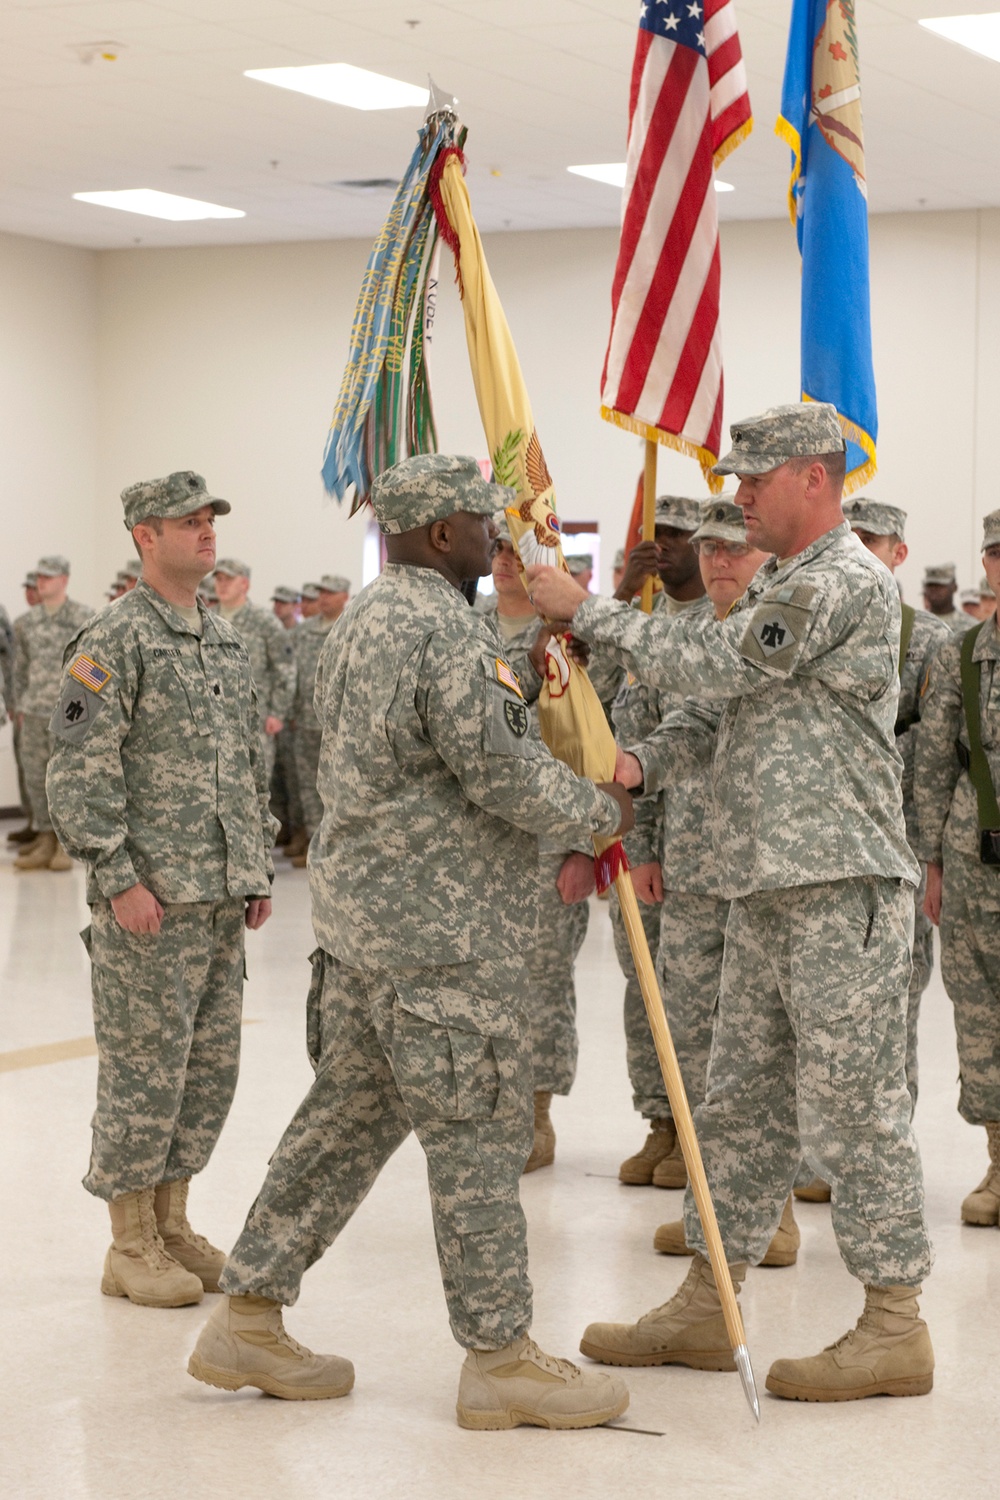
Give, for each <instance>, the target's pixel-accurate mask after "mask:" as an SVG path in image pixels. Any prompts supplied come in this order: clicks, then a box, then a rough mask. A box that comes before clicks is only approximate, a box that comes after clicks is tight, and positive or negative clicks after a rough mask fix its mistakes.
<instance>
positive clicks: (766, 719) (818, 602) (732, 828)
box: [529, 402, 934, 1401]
mask: <svg viewBox="0 0 1000 1500" xmlns="http://www.w3.org/2000/svg"><path fill="white" fill-rule="evenodd" d="M732 439H733V451H732V453H731V454H729V455H728V457H727V458H725V459H724V460H723V461H722V462H721V463H720V464H719V465H718V466H717V469H716V472H717V473H723V474H731V473H735V474H737V475H738V477H739V480H740V487H739V491H738V494H737V497H736V499H737V503H738V504H739V505H740V507H741V509H742V510H743V513H744V519H745V523H746V530H747V540H748V541H749V542H750V543H751V544H753V545H755V546H758V547H761V548H764V549H766V550H769V551H773V553H774V554H775V556H774V558H773V559H772V560H771V561H770V562H769V563H767V564H766V565H765V566H764V567H763V568H761V570H760V571H759V573H758V574H757V576H756V578H755V579H754V581H753V583H752V585H751V586H750V589H749V590H748V592H747V594H746V595H745V596H744V598H743V599H742V600H740V601H739V602H738V603H737V605H736V606H735V608H734V609H733V611H732V612H731V613H730V615H729V616H728V617H727V618H726V619H725V620H722V621H715V620H706V619H694V620H692V619H691V618H690V615H682V616H681V617H679V618H670V617H668V616H666V615H664V614H663V613H662V612H660V613H658V614H656V615H653V616H649V617H647V616H643V615H640V614H637V613H636V611H634V610H631V609H628V608H627V607H625V606H624V605H620V604H614V603H611V602H608V601H605V600H597V599H593V598H589V599H588V598H584V596H583V595H582V593H581V591H580V590H579V589H577V588H576V586H575V585H574V584H573V581H572V580H571V579H567V578H565V577H564V576H563V575H561V574H558V573H556V572H555V571H554V570H552V569H545V568H538V569H535V568H532V569H529V579H530V583H531V591H532V595H533V598H534V601H535V603H536V605H537V606H538V607H539V608H540V609H541V610H542V611H543V612H544V613H545V614H546V615H547V616H549V617H550V618H552V619H555V620H560V621H566V620H570V621H572V627H571V628H572V630H573V631H574V633H576V634H578V635H580V636H581V637H582V638H583V639H584V640H585V641H590V642H595V643H600V644H603V645H605V646H607V647H609V648H613V649H614V650H615V651H617V652H618V653H619V655H620V658H621V660H622V661H623V663H624V665H626V666H628V667H629V669H630V670H631V671H633V672H634V673H635V674H636V675H637V676H638V677H639V678H640V680H642V681H644V682H645V683H646V684H647V685H648V686H649V687H654V688H656V687H661V686H662V687H666V688H668V689H670V688H673V689H675V690H678V691H682V692H687V693H689V694H691V695H692V696H694V697H697V698H698V699H699V700H705V699H708V700H711V699H713V698H725V699H726V700H727V701H726V705H725V708H724V709H723V713H722V719H721V721H720V724H719V729H718V733H717V737H716V749H715V753H714V759H713V792H714V796H713V801H712V823H713V839H714V844H715V848H716V851H717V853H718V856H719V859H720V873H721V876H722V891H723V894H724V895H726V896H728V897H729V898H730V900H731V902H732V905H731V908H730V913H729V920H728V923H727V926H726V945H725V956H724V960H723V968H722V982H721V988H720V993H719V1011H718V1018H717V1021H716V1027H715V1034H714V1038H713V1044H712V1055H711V1062H710V1065H709V1078H708V1093H707V1097H706V1099H705V1102H704V1103H703V1104H702V1105H700V1106H699V1107H698V1109H697V1110H696V1111H695V1121H696V1125H697V1128H698V1134H699V1137H700V1140H701V1146H702V1152H703V1154H704V1157H705V1166H706V1170H707V1173H708V1178H709V1181H710V1182H711V1184H712V1191H713V1197H714V1200H715V1206H716V1211H717V1214H718V1218H719V1227H720V1230H721V1233H722V1240H723V1243H724V1245H725V1247H726V1252H727V1255H728V1257H729V1260H730V1270H731V1274H732V1276H733V1279H734V1281H735V1282H736V1283H737V1284H739V1282H740V1281H741V1279H742V1277H743V1276H744V1275H745V1272H746V1267H747V1264H748V1263H753V1264H757V1263H759V1261H760V1259H761V1257H762V1256H763V1254H764V1251H765V1250H766V1248H767V1245H768V1243H769V1240H770V1238H771V1236H772V1234H773V1233H774V1230H775V1228H776V1227H777V1225H778V1222H779V1217H780V1214H781V1211H782V1205H783V1204H784V1203H785V1201H786V1199H787V1197H788V1193H789V1190H790V1188H791V1185H792V1182H793V1179H794V1178H795V1175H796V1171H797V1168H798V1164H799V1158H800V1150H801V1152H802V1153H804V1154H805V1155H806V1157H807V1158H808V1159H809V1160H810V1161H811V1162H814V1163H815V1165H816V1167H817V1168H818V1169H819V1170H820V1171H821V1173H822V1175H823V1177H824V1178H826V1180H827V1181H829V1182H830V1184H831V1188H832V1217H833V1227H834V1232H835V1234H836V1236H837V1242H838V1245H839V1248H840V1252H841V1255H842V1256H843V1258H844V1261H845V1263H846V1265H847V1267H848V1269H849V1271H850V1272H851V1274H852V1275H854V1276H856V1277H857V1278H858V1279H859V1280H860V1281H861V1282H863V1283H864V1285H865V1310H864V1312H863V1314H862V1316H861V1319H860V1320H859V1322H858V1324H857V1326H856V1327H855V1328H853V1329H852V1330H851V1331H850V1332H849V1333H847V1334H846V1335H845V1336H844V1337H843V1338H842V1339H840V1340H839V1341H838V1342H837V1343H835V1344H833V1345H831V1346H830V1347H829V1348H828V1349H826V1350H824V1352H823V1353H822V1354H819V1355H815V1356H812V1357H810V1358H806V1359H797V1360H796V1359H783V1360H778V1361H777V1362H776V1363H775V1364H774V1365H773V1366H772V1367H771V1371H770V1373H769V1375H768V1379H767V1388H768V1390H770V1391H772V1392H773V1393H774V1394H775V1395H779V1396H784V1397H788V1398H792V1399H797V1400H812V1401H843V1400H852V1399H856V1398H859V1397H863V1396H870V1395H878V1394H885V1395H920V1394H923V1393H924V1392H926V1391H928V1390H930V1388H931V1385H932V1383H933V1366H934V1358H933V1352H932V1349H931V1344H930V1337H929V1334H928V1332H927V1327H926V1324H925V1323H924V1322H923V1320H922V1319H921V1318H920V1316H919V1310H918V1302H917V1293H918V1291H919V1287H920V1283H921V1282H922V1280H923V1278H924V1276H925V1275H926V1274H927V1272H928V1271H929V1269H930V1264H931V1254H930V1245H929V1243H928V1238H927V1230H926V1225H925V1222H924V1208H923V1180H922V1173H921V1167H920V1158H919V1153H918V1150H917V1143H916V1138H915V1136H914V1134H913V1129H912V1125H911V1123H910V1116H911V1110H912V1106H911V1101H910V1095H909V1092H908V1090H907V1087H906V996H907V987H908V984H909V977H910V937H911V934H912V929H913V892H912V887H913V886H915V885H916V883H917V880H918V870H917V867H916V865H915V862H914V860H913V856H912V854H911V853H910V850H909V847H908V845H907V842H906V827H905V823H904V820H903V808H902V793H901V788H900V774H901V769H902V767H901V761H900V757H899V754H898V752H897V750H896V748H895V744H894V733H893V731H894V727H895V723H896V709H897V703H898V666H899V662H898V658H899V640H900V624H899V621H900V615H899V593H898V590H897V588H896V586H895V584H894V582H893V580H892V578H891V576H890V575H889V573H888V571H887V570H886V569H885V568H883V567H882V566H881V564H880V563H878V562H877V561H876V560H875V559H874V558H873V557H872V556H871V555H870V553H868V552H867V551H866V550H865V549H864V548H863V547H862V546H861V545H860V544H859V543H858V541H857V539H856V538H855V537H853V536H852V535H851V532H850V528H849V527H848V525H847V522H846V521H845V520H844V518H843V512H842V509H841V493H842V488H843V480H844V472H845V465H846V454H845V445H844V440H843V437H842V436H841V432H840V426H839V423H838V420H837V414H836V411H835V409H834V408H833V407H832V406H829V405H827V404H825V403H822V402H809V403H804V404H802V405H795V406H786V407H777V408H774V409H772V410H771V411H769V412H765V413H764V414H763V415H761V416H759V417H753V418H749V419H747V420H746V421H744V422H738V423H736V424H735V425H734V426H733V428H732ZM622 776H623V779H624V780H625V782H626V785H627V784H629V783H630V782H632V781H634V780H637V772H633V769H632V768H631V766H630V767H629V770H628V771H627V772H624V771H623V772H622ZM800 1142H801V1145H800ZM685 1230H686V1234H687V1238H688V1241H689V1243H690V1244H691V1245H692V1246H694V1247H695V1248H696V1249H697V1250H698V1252H699V1253H698V1254H697V1255H696V1256H695V1261H694V1264H693V1266H692V1269H691V1271H690V1273H689V1275H688V1278H687V1280H686V1281H685V1283H684V1285H683V1286H682V1288H681V1289H680V1291H679V1292H678V1293H677V1294H676V1296H675V1297H674V1298H673V1299H671V1301H670V1302H668V1303H666V1304H665V1306H663V1307H662V1308H657V1309H655V1310H654V1311H653V1312H652V1313H650V1314H648V1315H647V1316H646V1317H645V1318H642V1319H640V1321H639V1322H638V1323H637V1324H595V1325H592V1326H591V1327H590V1328H589V1329H588V1330H587V1332H586V1333H585V1335H584V1340H583V1344H582V1346H581V1347H582V1348H583V1350H584V1352H585V1353H588V1354H592V1355H594V1356H595V1357H597V1358H600V1359H605V1360H609V1361H610V1362H612V1363H616V1364H617V1363H621V1364H628V1363H636V1364H667V1363H682V1364H689V1365H690V1364H693V1365H695V1366H696V1367H699V1368H710V1369H723V1368H728V1369H732V1368H733V1364H732V1359H731V1354H730V1351H729V1346H728V1340H727V1338H726V1334H725V1326H724V1322H723V1319H722V1315H721V1304H720V1301H719V1297H718V1291H717V1289H716V1286H715V1282H714V1278H713V1275H712V1272H711V1268H710V1266H709V1263H708V1260H707V1258H705V1254H704V1239H703V1237H702V1232H701V1226H700V1224H699V1221H698V1215H697V1212H696V1210H695V1206H694V1200H693V1197H692V1196H691V1194H690V1191H689V1193H688V1198H687V1201H686V1203H685Z"/></svg>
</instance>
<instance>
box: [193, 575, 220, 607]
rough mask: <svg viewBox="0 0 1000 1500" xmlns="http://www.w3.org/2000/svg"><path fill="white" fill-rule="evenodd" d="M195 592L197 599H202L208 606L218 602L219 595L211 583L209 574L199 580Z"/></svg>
mask: <svg viewBox="0 0 1000 1500" xmlns="http://www.w3.org/2000/svg"><path fill="white" fill-rule="evenodd" d="M197 592H198V596H199V598H201V599H204V600H205V601H206V603H208V604H217V603H218V601H219V593H218V590H217V589H216V587H215V584H214V583H213V582H212V575H211V573H209V574H208V575H207V576H206V577H205V578H203V579H202V580H201V582H200V583H199V585H198V589H197Z"/></svg>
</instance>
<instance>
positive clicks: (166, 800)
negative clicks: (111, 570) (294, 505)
mask: <svg viewBox="0 0 1000 1500" xmlns="http://www.w3.org/2000/svg"><path fill="white" fill-rule="evenodd" d="M122 505H123V508H124V513H125V525H126V526H127V527H128V529H129V531H130V532H131V533H132V537H133V539H134V541H135V544H136V546H137V547H138V549H139V551H140V554H141V556H142V562H143V570H142V579H141V581H140V582H139V583H138V584H137V586H136V587H135V588H134V589H133V590H132V592H131V593H129V594H127V595H126V596H125V597H124V598H122V599H119V600H117V601H116V603H114V604H112V605H109V606H108V608H107V609H104V610H102V611H101V613H100V614H99V615H98V616H97V617H96V618H95V619H94V620H93V622H92V623H91V624H90V625H89V626H88V627H87V628H86V629H85V630H83V631H82V632H81V633H80V634H79V635H77V636H76V638H75V639H74V640H73V641H72V642H71V643H70V646H69V648H68V651H67V659H66V665H65V670H64V674H63V679H62V686H61V691H60V693H59V696H58V703H57V705H56V709H55V713H54V714H53V716H52V722H51V726H50V728H51V733H52V736H53V740H54V749H53V752H52V759H51V762H50V764H49V774H48V791H49V803H50V806H51V809H52V815H53V820H54V822H55V824H56V827H57V828H58V830H59V833H60V836H61V837H62V839H63V841H64V843H65V845H66V847H67V849H68V850H69V851H70V853H71V854H73V856H74V857H75V858H77V859H82V860H84V861H85V863H86V865H87V900H88V902H89V904H90V908H91V923H90V927H89V928H88V929H87V931H86V932H85V933H84V934H83V937H84V942H85V943H86V945H87V950H88V952H89V954H90V961H91V981H92V989H93V1001H94V1034H95V1036H96V1039H97V1109H96V1111H95V1114H94V1118H93V1122H92V1131H93V1145H92V1149H91V1157H90V1170H89V1171H88V1173H87V1176H86V1177H85V1179H84V1187H86V1189H87V1190H88V1192H90V1193H93V1194H94V1196H95V1197H97V1198H102V1199H104V1200H105V1202H107V1204H108V1206H109V1210H110V1216H111V1231H112V1236H113V1239H112V1244H111V1247H110V1249H109V1250H108V1253H107V1257H106V1259H105V1262H104V1275H103V1278H102V1280H101V1291H102V1292H104V1294H105V1295H106V1296H109V1297H128V1298H129V1300H130V1301H132V1302H137V1303H139V1304H141V1305H142V1306H145V1307H181V1306H184V1305H185V1304H187V1303H191V1302H200V1301H201V1298H202V1295H203V1293H204V1292H205V1291H217V1290H218V1276H219V1272H220V1271H221V1269H222V1265H223V1262H224V1260H225V1257H224V1255H223V1254H222V1252H221V1251H220V1250H217V1249H216V1248H215V1247H214V1246H213V1245H210V1244H209V1242H208V1241H207V1240H206V1239H204V1238H203V1236H201V1235H199V1234H195V1232H194V1230H193V1229H192V1228H191V1225H190V1223H189V1222H188V1217H187V1195H188V1186H189V1183H190V1180H191V1178H192V1177H194V1176H195V1175H196V1174H197V1173H199V1172H200V1171H201V1170H202V1169H203V1168H204V1166H205V1165H206V1164H207V1162H208V1159H209V1157H210V1156H211V1154H212V1151H213V1149H214V1147H215V1143H216V1141H217V1140H218V1138H219V1135H220V1133H221V1131H222V1127H223V1125H224V1123H225V1120H226V1116H227V1114H228V1112H229V1107H230V1104H231V1103H232V1099H233V1094H234V1092H235V1089H236V1077H237V1072H238V1069H239V1055H240V1015H241V1010H242V1002H243V977H244V929H245V928H250V929H256V928H259V927H260V926H262V925H263V923H264V922H265V921H266V920H267V918H268V916H269V914H270V910H271V900H270V893H271V879H272V874H273V872H272V867H271V858H270V846H271V837H272V831H273V828H274V827H275V826H276V825H275V824H274V823H273V822H272V819H271V816H270V814H269V812H268V809H267V778H266V776H265V775H264V762H263V754H262V751H261V744H260V733H259V727H258V709H257V701H256V697H255V695H254V689H253V679H252V677H251V673H250V658H249V656H248V654H247V648H246V646H245V645H244V644H243V641H242V640H241V638H240V636H239V635H238V634H237V632H236V631H235V630H234V629H233V627H232V626H231V625H229V624H227V622H226V621H225V620H222V619H219V618H218V616H216V615H213V614H210V613H209V611H208V610H206V609H205V608H204V607H203V606H202V605H199V604H198V602H197V599H196V589H197V585H198V581H199V579H201V578H203V577H204V576H205V574H206V573H209V572H211V570H212V567H213V566H214V563H215V518H216V516H218V515H227V514H228V512H229V509H230V505H229V501H228V500H219V499H216V498H214V497H213V496H211V495H209V494H208V492H207V490H206V486H205V481H204V479H202V477H201V476H200V475H199V474H194V473H192V472H191V471H190V470H181V471H178V472H177V473H174V474H169V475H168V476H167V477H166V478H165V479H154V480H149V481H146V482H144V483H140V484H133V485H130V486H129V488H128V489H126V490H124V491H123V492H122Z"/></svg>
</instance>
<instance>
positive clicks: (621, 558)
mask: <svg viewBox="0 0 1000 1500" xmlns="http://www.w3.org/2000/svg"><path fill="white" fill-rule="evenodd" d="M611 566H612V567H613V568H624V566H625V548H624V547H619V548H618V551H617V552H616V553H615V560H614V562H613V563H612V564H611Z"/></svg>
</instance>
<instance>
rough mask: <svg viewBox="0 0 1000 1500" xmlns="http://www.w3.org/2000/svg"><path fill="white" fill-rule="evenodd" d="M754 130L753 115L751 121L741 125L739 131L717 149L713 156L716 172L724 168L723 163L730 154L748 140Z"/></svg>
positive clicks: (727, 138) (727, 137) (728, 137)
mask: <svg viewBox="0 0 1000 1500" xmlns="http://www.w3.org/2000/svg"><path fill="white" fill-rule="evenodd" d="M752 129H753V115H751V116H750V118H749V120H746V121H744V123H743V124H742V125H740V126H739V128H738V129H737V130H734V131H733V133H732V135H727V136H726V139H725V140H724V141H723V142H722V144H721V145H720V146H719V147H718V148H717V150H716V151H715V153H714V154H713V156H712V165H713V167H715V168H716V170H718V168H719V167H721V166H722V163H723V162H724V161H725V159H726V157H727V156H728V155H729V154H730V152H732V151H735V150H736V147H737V146H739V145H740V144H741V143H742V142H743V141H745V140H746V138H747V136H748V135H749V134H750V132H751V130H752Z"/></svg>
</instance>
